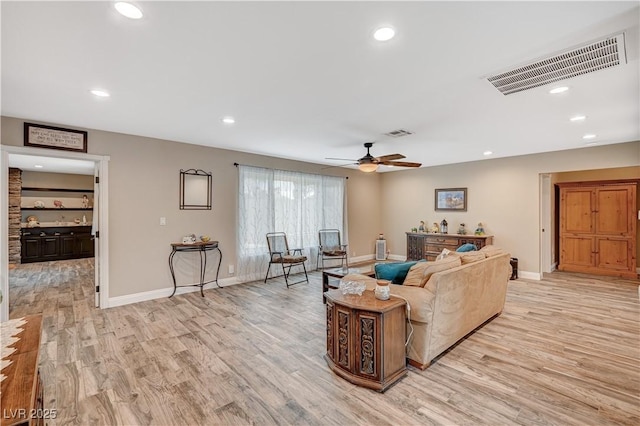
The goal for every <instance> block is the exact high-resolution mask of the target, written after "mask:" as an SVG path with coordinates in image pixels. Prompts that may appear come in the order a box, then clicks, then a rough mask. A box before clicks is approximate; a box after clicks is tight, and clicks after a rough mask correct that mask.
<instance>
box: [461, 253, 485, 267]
mask: <svg viewBox="0 0 640 426" xmlns="http://www.w3.org/2000/svg"><path fill="white" fill-rule="evenodd" d="M458 255H459V256H460V261H461V262H462V264H463V265H466V264H467V263H473V262H478V261H480V260H484V259H485V254H484V253H480V252H479V251H469V252H466V253H458Z"/></svg>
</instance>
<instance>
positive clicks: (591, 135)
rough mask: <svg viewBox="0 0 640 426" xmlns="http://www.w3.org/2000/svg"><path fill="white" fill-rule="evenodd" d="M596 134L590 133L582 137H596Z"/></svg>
mask: <svg viewBox="0 0 640 426" xmlns="http://www.w3.org/2000/svg"><path fill="white" fill-rule="evenodd" d="M595 137H596V135H594V134H593V133H590V134H588V135H584V136H583V137H582V139H595Z"/></svg>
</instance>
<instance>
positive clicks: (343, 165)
mask: <svg viewBox="0 0 640 426" xmlns="http://www.w3.org/2000/svg"><path fill="white" fill-rule="evenodd" d="M357 165H358V163H347V164H338V165H335V166H327V167H323V168H322V169H321V170H326V169H332V168H334V167H347V166H357Z"/></svg>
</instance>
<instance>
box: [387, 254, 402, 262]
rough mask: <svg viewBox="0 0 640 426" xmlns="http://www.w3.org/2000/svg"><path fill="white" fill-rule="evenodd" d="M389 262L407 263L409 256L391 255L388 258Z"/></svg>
mask: <svg viewBox="0 0 640 426" xmlns="http://www.w3.org/2000/svg"><path fill="white" fill-rule="evenodd" d="M388 259H389V260H398V261H400V262H406V260H407V256H402V255H399V254H390V255H389V257H388Z"/></svg>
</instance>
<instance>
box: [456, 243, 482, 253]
mask: <svg viewBox="0 0 640 426" xmlns="http://www.w3.org/2000/svg"><path fill="white" fill-rule="evenodd" d="M476 250H478V248H477V247H476V245H475V244H471V243H466V244H463V245H461V246H460V247H458V248H457V249H456V251H457V252H458V253H464V252H467V251H476Z"/></svg>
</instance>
